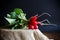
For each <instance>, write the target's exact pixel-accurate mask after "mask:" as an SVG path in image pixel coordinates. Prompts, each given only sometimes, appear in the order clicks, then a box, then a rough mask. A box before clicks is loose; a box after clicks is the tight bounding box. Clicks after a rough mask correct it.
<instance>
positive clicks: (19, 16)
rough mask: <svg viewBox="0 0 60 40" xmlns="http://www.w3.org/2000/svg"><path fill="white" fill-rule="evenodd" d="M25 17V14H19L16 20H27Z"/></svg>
mask: <svg viewBox="0 0 60 40" xmlns="http://www.w3.org/2000/svg"><path fill="white" fill-rule="evenodd" d="M25 16H26V14H24V13H21V14H20V15H18V18H20V19H22V20H27V19H26V17H25Z"/></svg>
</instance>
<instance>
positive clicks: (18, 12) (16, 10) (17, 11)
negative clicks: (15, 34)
mask: <svg viewBox="0 0 60 40" xmlns="http://www.w3.org/2000/svg"><path fill="white" fill-rule="evenodd" d="M13 11H14V12H15V13H17V14H20V13H23V11H22V9H19V8H15V9H14V10H13Z"/></svg>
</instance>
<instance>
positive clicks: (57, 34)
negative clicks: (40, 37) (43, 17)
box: [44, 32, 60, 40]
mask: <svg viewBox="0 0 60 40" xmlns="http://www.w3.org/2000/svg"><path fill="white" fill-rule="evenodd" d="M44 34H45V35H46V36H47V37H48V38H50V39H54V40H60V32H54V33H52V32H45V33H44Z"/></svg>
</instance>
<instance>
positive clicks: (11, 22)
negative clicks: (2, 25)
mask: <svg viewBox="0 0 60 40" xmlns="http://www.w3.org/2000/svg"><path fill="white" fill-rule="evenodd" d="M5 19H6V20H7V21H8V22H9V23H10V24H14V23H16V22H15V21H16V19H10V18H6V17H5Z"/></svg>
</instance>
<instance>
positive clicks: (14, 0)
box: [0, 0, 60, 31]
mask: <svg viewBox="0 0 60 40" xmlns="http://www.w3.org/2000/svg"><path fill="white" fill-rule="evenodd" d="M14 8H21V9H22V10H23V11H24V12H25V13H26V14H27V18H29V17H30V16H33V15H36V14H37V13H38V14H39V15H40V14H42V13H44V12H46V13H49V14H51V15H52V18H50V17H47V16H46V19H48V20H49V21H51V23H54V24H57V25H60V14H59V13H60V1H59V0H5V1H3V0H0V26H3V25H4V24H5V22H6V20H5V19H4V16H6V14H7V13H9V12H10V11H12V10H13V9H14ZM44 18H45V17H41V18H39V21H41V20H44ZM39 29H41V30H42V31H45V30H46V31H56V30H60V27H59V26H58V27H54V26H50V29H49V27H40V28H39ZM51 29H52V30H51ZM53 29H54V30H53Z"/></svg>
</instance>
